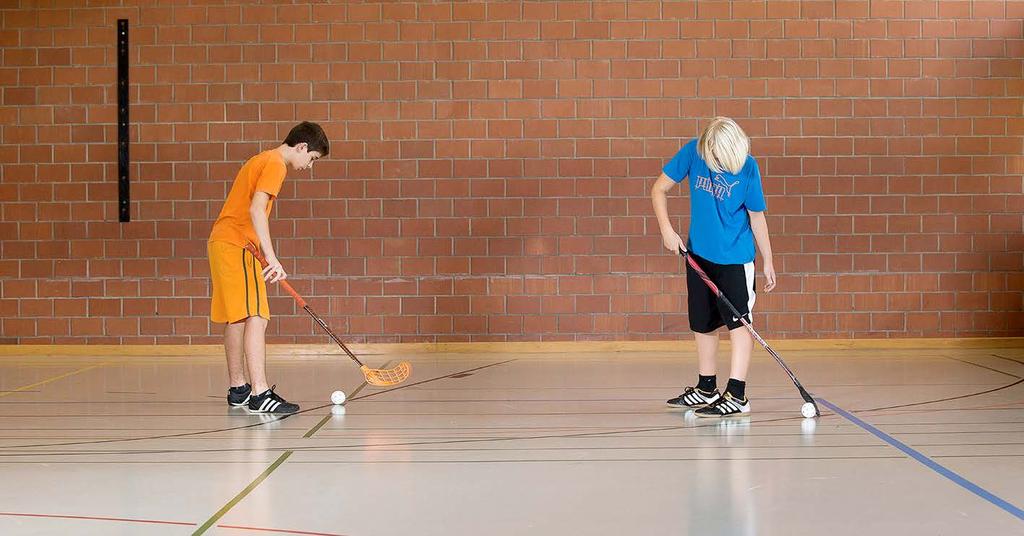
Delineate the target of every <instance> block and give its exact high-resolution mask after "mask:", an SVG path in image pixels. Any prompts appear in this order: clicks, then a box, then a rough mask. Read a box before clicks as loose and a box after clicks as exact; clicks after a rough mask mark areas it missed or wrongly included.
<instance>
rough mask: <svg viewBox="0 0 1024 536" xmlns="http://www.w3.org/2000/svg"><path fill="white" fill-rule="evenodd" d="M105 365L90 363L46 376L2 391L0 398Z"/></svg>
mask: <svg viewBox="0 0 1024 536" xmlns="http://www.w3.org/2000/svg"><path fill="white" fill-rule="evenodd" d="M105 365H106V363H99V364H97V365H91V366H88V367H82V368H80V369H78V370H72V371H71V372H65V373H64V374H61V375H60V376H54V377H52V378H47V379H45V380H43V381H39V382H36V383H33V384H30V385H23V386H21V387H18V388H17V389H11V390H10V391H4V392H2V393H0V398H3V397H5V396H7V395H11V394H14V393H18V392H21V391H28V390H29V389H32V388H33V387H39V386H40V385H46V384H48V383H50V382H55V381H57V380H60V379H63V378H67V377H68V376H74V375H75V374H80V373H82V372H85V371H87V370H92V369H94V368H100V367H102V366H105Z"/></svg>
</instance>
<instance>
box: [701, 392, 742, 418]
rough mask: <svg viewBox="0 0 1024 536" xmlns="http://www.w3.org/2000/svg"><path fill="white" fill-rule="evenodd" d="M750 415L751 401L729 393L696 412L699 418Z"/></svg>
mask: <svg viewBox="0 0 1024 536" xmlns="http://www.w3.org/2000/svg"><path fill="white" fill-rule="evenodd" d="M747 413H750V401H749V400H740V399H738V398H735V397H733V396H732V395H731V394H730V393H729V392H728V391H726V392H725V394H724V395H722V398H719V399H718V400H716V401H714V402H712V403H711V404H708V405H707V406H706V407H703V408H700V409H698V410H697V411H694V412H693V414H694V415H696V416H698V417H733V416H736V415H745V414H747Z"/></svg>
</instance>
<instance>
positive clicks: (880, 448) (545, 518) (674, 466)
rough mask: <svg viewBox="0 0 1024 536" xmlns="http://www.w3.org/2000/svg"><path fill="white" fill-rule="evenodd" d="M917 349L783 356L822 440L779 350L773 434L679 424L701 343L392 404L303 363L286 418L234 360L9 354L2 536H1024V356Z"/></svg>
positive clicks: (500, 372) (1, 417) (295, 369)
mask: <svg viewBox="0 0 1024 536" xmlns="http://www.w3.org/2000/svg"><path fill="white" fill-rule="evenodd" d="M901 345H905V344H903V343H900V344H893V345H892V347H890V348H870V349H840V348H832V349H827V348H826V349H815V350H786V351H784V352H782V353H783V357H784V358H785V359H786V360H787V362H788V364H789V365H790V366H791V367H792V368H793V369H794V371H795V372H796V373H797V375H798V376H799V377H800V380H801V382H802V383H803V384H804V385H805V386H806V387H807V388H808V390H809V391H811V392H812V393H813V394H814V395H815V396H816V397H818V398H819V400H820V403H821V406H822V410H823V412H824V415H822V416H821V417H820V418H818V419H811V420H805V419H803V418H801V416H800V413H799V409H800V405H801V402H802V401H801V400H800V398H799V396H798V395H797V393H796V391H795V389H794V388H793V386H792V384H791V383H790V382H789V379H788V378H787V377H786V376H785V374H784V373H783V372H782V371H781V369H779V367H778V366H777V365H776V364H775V362H774V361H772V360H771V358H770V357H768V356H767V354H764V353H758V354H757V355H756V356H755V359H754V363H753V366H752V371H751V375H750V378H749V382H748V391H747V392H748V396H749V397H750V399H751V402H752V406H753V412H752V414H751V415H750V416H749V417H744V418H739V419H727V420H706V419H696V418H694V417H693V416H692V415H691V414H688V413H687V412H683V411H679V410H675V409H671V408H668V407H667V406H665V404H664V400H665V399H667V398H670V397H672V396H674V395H676V394H678V393H679V391H680V390H681V388H682V387H683V386H684V385H685V384H686V383H692V380H693V378H694V377H695V366H696V365H695V359H694V356H693V352H692V350H690V349H689V348H687V347H686V346H685V345H681V346H680V350H679V351H670V350H659V351H646V352H641V351H618V352H571V351H560V352H557V353H547V354H545V353H500V352H497V351H481V352H471V351H461V352H458V353H422V354H415V355H413V356H412V357H411V361H412V362H413V366H414V368H413V377H412V378H411V379H410V380H409V381H408V382H406V384H404V385H401V386H399V387H397V388H392V389H378V388H372V387H368V386H366V385H365V384H363V383H362V376H361V375H360V373H359V371H358V369H356V368H355V367H353V366H351V364H350V363H349V362H348V361H347V360H343V359H339V358H338V357H337V356H334V355H328V356H323V355H320V356H310V355H301V353H300V352H290V354H292V355H288V356H282V357H276V358H274V359H272V360H271V364H270V373H271V376H272V380H273V382H274V383H276V384H277V385H278V390H279V392H280V393H282V394H283V395H284V396H285V397H287V398H289V399H292V400H294V401H297V402H299V403H300V404H301V405H302V408H303V411H302V412H301V413H300V414H297V415H294V416H292V417H288V418H284V419H282V418H277V417H267V416H258V415H251V414H249V413H248V412H246V411H245V410H244V409H238V408H229V407H227V405H226V404H225V402H224V398H223V396H224V394H225V371H224V365H223V362H222V358H221V357H219V356H217V355H188V356H160V357H144V356H143V357H139V356H135V357H126V356H113V357H112V356H109V355H106V356H104V355H91V356H90V355H78V356H47V355H27V354H28V352H29V351H32V350H29V349H26V352H25V354H24V355H17V354H15V355H7V356H5V357H0V430H2V432H0V475H3V481H4V485H3V486H0V510H2V511H0V534H4V535H21V534H76V535H78V534H97V535H99V534H102V535H110V534H193V533H204V534H225V535H228V534H230V535H238V534H346V535H359V536H362V535H390V534H396V535H408V534H416V535H418V536H419V535H482V534H487V535H523V534H531V535H533V534H553V535H556V534H557V535H569V534H586V535H605V534H607V535H623V534H630V535H658V534H714V535H720V534H722V535H732V534H736V535H755V534H756V535H775V534H777V535H794V534H828V535H830V536H840V535H858V536H861V535H863V534H901V535H906V534H999V535H1003V534H1024V511H1022V510H1021V508H1022V507H1024V485H1021V477H1022V476H1024V386H1022V385H1021V384H1022V383H1024V348H1019V347H1018V348H957V347H955V345H953V344H950V345H936V346H938V347H935V348H928V349H913V348H906V347H900V346H901ZM567 348H571V347H567ZM534 350H536V349H534ZM8 353H13V352H11V351H8ZM399 357H401V356H398V355H395V354H389V355H372V356H368V357H367V360H368V361H370V362H371V363H370V364H371V366H380V365H383V364H385V363H387V362H388V361H389V360H392V359H397V358H399ZM721 368H722V370H727V362H725V363H723V365H722V367H721ZM336 389H342V390H345V391H346V392H347V393H348V394H349V397H350V400H349V402H348V403H347V404H346V405H345V406H332V405H330V403H329V400H328V398H329V395H330V393H331V392H332V391H334V390H336Z"/></svg>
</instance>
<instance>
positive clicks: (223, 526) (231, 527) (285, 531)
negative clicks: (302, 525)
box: [217, 525, 345, 536]
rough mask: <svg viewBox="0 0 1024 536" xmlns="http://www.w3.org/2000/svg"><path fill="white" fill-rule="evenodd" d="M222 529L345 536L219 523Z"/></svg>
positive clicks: (333, 535)
mask: <svg viewBox="0 0 1024 536" xmlns="http://www.w3.org/2000/svg"><path fill="white" fill-rule="evenodd" d="M217 528H220V529H241V530H259V531H265V532H283V533H286V534H306V535H311V536H345V535H344V534H338V533H336V532H307V531H304V530H285V529H263V528H259V527H243V526H240V525H217Z"/></svg>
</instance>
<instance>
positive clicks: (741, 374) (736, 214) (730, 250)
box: [651, 117, 775, 417]
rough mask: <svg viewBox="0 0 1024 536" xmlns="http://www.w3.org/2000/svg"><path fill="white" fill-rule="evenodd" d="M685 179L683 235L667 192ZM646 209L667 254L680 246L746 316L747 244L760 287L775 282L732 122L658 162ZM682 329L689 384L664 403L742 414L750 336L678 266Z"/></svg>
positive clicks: (760, 204) (718, 123) (764, 227)
mask: <svg viewBox="0 0 1024 536" xmlns="http://www.w3.org/2000/svg"><path fill="white" fill-rule="evenodd" d="M687 177H689V179H690V181H689V186H690V233H689V241H688V242H686V243H684V242H683V239H682V238H681V237H680V236H679V234H677V233H676V232H675V230H674V229H673V228H672V222H671V221H670V220H669V216H668V199H667V193H668V191H669V190H671V189H672V187H674V186H675V185H676V184H679V183H680V182H682V180H683V179H685V178H687ZM651 199H652V201H653V203H654V214H655V215H656V216H657V217H658V224H659V226H660V227H661V238H662V242H663V243H664V244H665V247H666V248H668V250H669V251H671V252H673V253H678V252H679V250H680V249H681V248H682V249H686V250H688V251H689V252H690V254H691V256H692V257H693V258H694V260H695V261H696V262H697V264H698V265H699V266H700V267H701V268H702V269H703V270H704V271H705V272H706V273H707V275H708V276H709V277H710V278H711V280H712V281H714V283H715V284H716V285H717V286H718V287H719V289H721V290H722V292H723V293H724V294H725V297H726V298H728V299H729V301H731V302H732V303H733V305H735V306H736V309H737V310H738V311H739V313H740V314H741V315H743V317H744V319H745V320H747V321H748V322H750V321H751V318H750V313H751V310H752V308H753V306H754V298H755V293H754V243H755V242H756V243H757V248H758V249H759V250H760V251H761V258H762V259H763V261H764V269H763V271H764V276H765V286H764V290H765V292H770V291H771V290H772V289H773V288H775V267H774V265H773V264H772V246H771V241H770V240H769V238H768V224H767V223H766V221H765V217H764V210H765V208H766V207H765V202H764V192H763V191H762V189H761V172H760V170H759V169H758V167H757V162H756V161H755V160H754V158H753V157H752V156H750V139H749V138H748V137H747V135H746V133H744V132H743V129H741V128H740V127H739V125H737V124H736V122H735V121H733V120H732V119H729V118H727V117H716V118H714V119H713V120H712V121H711V123H710V124H709V125H708V126H707V127H706V128H705V129H704V131H703V132H702V133H701V135H700V138H698V139H695V140H691V141H690V142H689V143H687V144H686V145H684V146H683V148H682V149H680V150H679V152H678V153H676V155H675V157H673V158H672V160H671V161H669V163H668V164H666V165H665V167H664V169H663V170H662V174H661V176H660V177H658V180H657V181H656V182H655V183H654V187H652V188H651ZM686 289H687V309H688V312H689V319H690V329H691V330H693V332H694V337H695V338H696V341H697V361H698V376H697V385H696V386H694V387H687V388H686V389H685V390H684V391H683V393H682V394H680V395H679V396H678V397H676V398H673V399H671V400H669V401H668V404H669V405H670V406H673V407H681V408H692V409H694V410H695V411H694V413H695V414H696V415H697V416H700V417H728V416H732V415H742V414H746V413H749V412H750V402H749V401H748V400H747V397H746V393H745V390H746V378H747V369H748V368H749V367H750V354H751V352H752V351H753V348H754V341H753V339H752V338H751V336H750V332H748V331H747V330H746V329H745V328H744V327H743V324H742V323H741V322H740V319H739V318H734V317H733V316H732V312H731V311H730V310H729V309H728V308H727V307H726V306H725V305H722V304H720V303H719V302H718V299H717V297H716V296H715V295H714V294H713V293H712V292H711V290H710V289H709V288H708V286H707V285H706V284H705V283H704V281H702V280H701V279H700V277H699V276H697V274H696V273H695V272H694V271H693V270H691V269H690V268H689V266H687V269H686ZM722 326H726V327H727V328H728V329H729V339H730V341H731V343H732V366H731V370H730V374H729V383H728V385H727V386H726V388H725V392H724V393H722V394H719V392H718V385H717V379H716V364H715V356H716V353H717V351H718V334H717V333H715V332H716V331H717V330H718V328H720V327H722Z"/></svg>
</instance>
